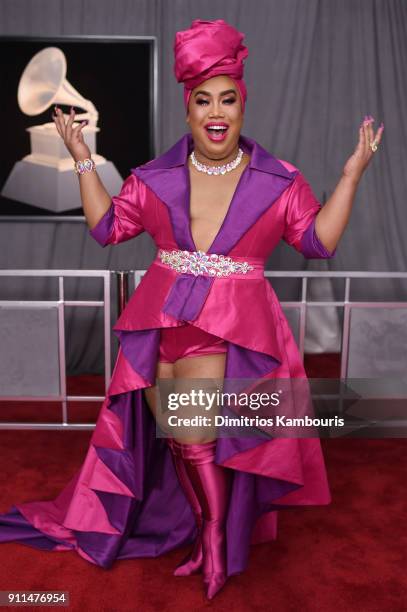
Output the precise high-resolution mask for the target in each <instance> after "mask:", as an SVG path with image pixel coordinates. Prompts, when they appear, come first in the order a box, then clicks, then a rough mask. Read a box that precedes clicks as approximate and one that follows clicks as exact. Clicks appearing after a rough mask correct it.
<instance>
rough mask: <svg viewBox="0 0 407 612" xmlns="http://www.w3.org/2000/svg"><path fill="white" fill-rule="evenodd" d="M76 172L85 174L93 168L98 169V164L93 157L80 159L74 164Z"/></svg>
mask: <svg viewBox="0 0 407 612" xmlns="http://www.w3.org/2000/svg"><path fill="white" fill-rule="evenodd" d="M73 167H74V170H75V172H76V174H84V173H85V172H92V170H96V164H95V162H94V161H93V159H90V158H88V157H87V158H86V159H83V160H78V161H77V162H75V163H74V165H73Z"/></svg>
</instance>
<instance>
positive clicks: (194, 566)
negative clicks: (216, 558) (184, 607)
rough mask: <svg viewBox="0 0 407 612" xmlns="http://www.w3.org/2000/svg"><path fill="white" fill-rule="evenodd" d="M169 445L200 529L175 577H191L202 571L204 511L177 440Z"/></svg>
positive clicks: (168, 440) (171, 439)
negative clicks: (176, 442)
mask: <svg viewBox="0 0 407 612" xmlns="http://www.w3.org/2000/svg"><path fill="white" fill-rule="evenodd" d="M167 444H168V446H169V448H170V451H171V454H172V458H173V462H174V467H175V470H176V472H177V476H178V480H179V482H180V485H181V487H182V490H183V491H184V493H185V497H186V498H187V500H188V502H189V504H190V506H191V509H192V512H193V513H194V516H195V521H196V525H197V528H198V536H197V538H196V540H195V542H194V546H193V548H192V551H191V552H190V553H189V554H188V555H187V556H186V557H185V558H184V559H183V560H182V561H181V563H179V564H178V565H177V567H176V569H175V571H174V576H190V575H191V574H198V573H199V572H200V571H201V569H202V560H203V556H202V539H201V530H202V510H201V505H200V503H199V500H198V498H197V496H196V493H195V491H194V489H193V487H192V484H191V481H190V479H189V476H188V473H187V470H186V467H185V464H184V461H183V459H182V456H181V452H180V450H179V448H178V445H176V444H175V440H174V439H173V438H167Z"/></svg>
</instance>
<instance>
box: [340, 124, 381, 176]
mask: <svg viewBox="0 0 407 612" xmlns="http://www.w3.org/2000/svg"><path fill="white" fill-rule="evenodd" d="M373 122H374V119H373V117H371V116H370V115H366V117H365V118H364V120H363V123H362V124H361V126H360V128H359V142H358V144H357V145H356V149H355V151H354V152H353V154H352V155H351V156H350V158H349V159H348V161H347V162H346V164H345V166H344V168H343V174H344V175H345V176H348V177H350V178H351V179H353V180H355V181H356V182H359V180H360V178H361V176H362V174H363V172H364V171H365V170H366V168H367V166H368V165H369V163H370V160H371V159H372V157H373V155H374V154H375V152H374V151H373V150H372V148H371V146H370V144H371V143H376V145H377V147H378V146H379V144H380V141H381V139H382V135H383V130H384V125H383V123H381V124H380V126H379V129H378V130H377V132H376V134H374V132H373V125H372V124H373Z"/></svg>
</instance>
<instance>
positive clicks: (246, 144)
mask: <svg viewBox="0 0 407 612" xmlns="http://www.w3.org/2000/svg"><path fill="white" fill-rule="evenodd" d="M239 144H240V146H241V147H242V148H243V149H244V150H245V151H247V152H248V153H249V154H250V163H249V164H248V165H247V166H246V168H245V169H244V171H243V173H242V175H241V177H240V180H239V183H238V185H237V188H236V190H235V193H234V196H233V199H232V202H231V205H230V207H229V210H228V213H227V215H226V217H225V220H224V221H223V224H222V226H221V228H220V230H219V232H218V234H217V236H216V237H215V239H214V241H213V243H212V245H211V247H210V249H209V250H208V252H210V253H218V254H221V253H223V254H225V255H226V254H227V255H230V256H236V257H243V258H245V257H247V258H248V257H253V258H256V260H257V261H258V262H259V261H262V262H263V265H264V261H265V260H266V258H267V257H268V256H269V255H270V253H271V252H272V251H273V249H274V248H275V246H276V245H277V244H278V242H279V241H280V240H281V239H283V240H285V241H286V242H287V243H288V244H290V245H292V246H293V247H294V248H296V249H297V250H298V251H299V252H302V253H303V254H304V256H305V257H318V258H327V257H333V256H334V254H335V251H333V252H329V251H327V250H326V249H325V248H324V246H323V244H322V243H321V242H320V240H319V238H318V236H317V234H316V232H315V217H316V215H317V213H318V211H319V210H320V207H321V205H320V204H319V202H318V201H317V199H316V198H315V196H314V195H313V193H312V190H311V188H310V186H309V185H308V183H307V182H306V180H305V178H304V177H303V176H302V175H301V173H300V172H299V170H298V169H297V168H295V167H294V166H293V165H292V164H290V163H289V162H286V161H283V160H278V159H276V158H275V157H273V156H272V155H271V154H270V153H268V152H267V151H266V150H265V149H263V148H262V147H261V146H260V145H259V144H258V143H256V142H255V141H254V140H252V139H250V138H248V137H245V136H243V135H241V137H240V140H239ZM192 147H193V141H192V137H191V135H190V134H189V133H188V134H185V135H184V136H183V137H182V138H181V139H180V140H179V141H178V142H177V143H176V144H175V145H174V146H173V147H171V149H169V150H168V151H167V152H165V153H164V154H163V155H161V156H160V157H158V158H156V159H155V160H152V161H151V162H149V163H147V164H144V165H143V166H139V167H137V168H133V169H132V173H131V175H130V176H129V177H127V179H126V180H125V181H124V183H123V187H122V189H121V191H120V193H119V194H118V195H117V196H114V197H113V198H112V203H111V207H110V208H109V210H108V211H107V212H106V213H105V215H104V216H103V217H102V218H101V219H100V221H99V223H98V224H97V225H96V227H94V228H93V229H92V230H91V231H90V235H91V236H92V237H93V238H94V239H95V240H97V241H98V242H99V244H100V245H101V246H106V245H108V244H117V243H119V242H122V241H124V240H129V239H131V238H133V237H135V236H137V235H139V234H140V233H141V232H143V231H147V232H149V233H150V235H151V236H152V237H153V239H154V241H155V243H156V245H157V247H158V248H162V249H173V248H174V249H188V250H191V251H192V250H196V248H195V245H194V242H193V238H192V234H191V228H190V218H189V198H190V184H189V170H188V165H187V162H188V154H189V153H190V152H191V150H192ZM260 268H261V266H260ZM249 312H250V317H249V316H248V313H249ZM185 322H187V323H190V324H192V325H194V326H196V327H198V328H199V329H201V330H204V331H207V332H209V333H211V334H214V335H216V336H218V337H220V338H222V339H223V340H224V341H225V342H226V343H227V355H226V367H225V382H227V381H228V380H229V379H240V378H261V379H273V378H299V379H304V378H306V375H305V371H304V367H303V364H302V361H301V358H300V354H299V351H298V348H297V345H296V343H295V341H294V338H293V335H292V332H291V330H290V327H289V325H288V322H287V320H286V318H285V316H284V313H283V311H282V309H281V306H280V304H279V301H278V299H277V297H276V295H275V292H274V290H273V288H272V287H271V285H270V283H269V281H268V280H267V279H266V278H264V276H263V277H261V275H260V274H259V268H258V269H257V270H256V273H255V274H254V275H253V277H250V275H247V276H246V277H245V278H229V277H211V278H208V277H204V276H196V277H195V276H193V275H190V274H179V273H178V272H176V271H174V270H173V269H171V268H169V267H166V266H163V265H158V263H157V260H155V261H154V262H153V263H152V264H151V266H150V267H149V269H148V271H147V272H146V274H145V275H144V276H143V278H142V280H141V282H140V284H139V285H138V287H137V288H136V290H135V292H134V293H133V295H132V297H131V298H130V300H129V302H128V304H127V305H126V307H125V309H124V311H123V312H122V314H121V315H120V317H119V318H118V320H117V321H116V323H115V325H114V327H113V330H114V333H115V334H116V335H117V337H118V338H119V341H120V348H119V352H118V357H117V360H116V363H115V367H114V370H113V373H112V378H111V381H110V385H109V387H108V390H107V394H106V398H105V400H104V402H103V404H102V407H101V411H100V414H99V417H98V420H97V424H96V428H95V430H94V432H93V434H92V438H91V441H90V445H89V449H88V452H87V454H86V457H85V459H84V462H83V465H82V466H81V468H80V469H79V470H78V472H77V473H75V474H74V475H73V476H72V478H71V480H70V482H69V483H68V484H67V485H66V487H65V488H64V489H63V490H62V491H61V492H60V494H59V495H58V496H57V498H56V499H54V500H48V501H28V500H27V501H25V502H20V503H17V504H16V505H14V506H13V507H12V508H11V509H10V511H9V512H8V513H6V514H2V515H0V541H13V540H18V541H19V542H21V543H23V544H27V545H29V546H35V547H37V548H42V549H44V550H76V551H77V553H78V554H80V555H81V556H82V557H83V558H84V559H86V560H87V561H89V562H91V563H94V564H97V565H100V566H102V567H105V568H109V567H111V566H112V564H113V563H114V562H115V560H117V559H130V558H135V557H155V556H158V555H161V554H164V553H165V552H167V551H169V550H172V549H174V548H177V547H179V546H182V545H185V544H189V543H192V542H193V540H194V538H195V537H196V534H197V531H196V524H195V520H194V516H193V513H192V511H191V507H190V505H189V503H188V501H187V499H186V497H185V495H184V493H183V491H182V489H181V487H180V484H179V481H178V478H177V475H176V472H175V469H174V465H173V462H172V459H171V454H170V450H169V448H168V445H167V444H166V442H165V439H162V438H157V437H156V428H155V421H154V419H153V417H152V415H151V412H150V410H149V408H148V406H147V404H146V401H145V398H144V394H143V389H144V388H146V387H149V386H152V385H153V384H155V374H156V366H157V358H158V354H159V341H160V331H161V329H163V328H170V327H177V326H180V325H183V324H184V323H185ZM254 322H255V324H254ZM216 463H217V464H219V465H223V466H224V467H228V468H230V469H231V470H232V472H233V479H232V489H231V497H230V504H229V511H228V515H227V519H226V531H227V572H228V575H232V574H236V573H239V572H241V571H243V570H244V568H245V567H246V564H247V557H248V554H249V548H250V544H255V543H257V542H265V541H269V540H271V539H273V538H275V537H276V530H277V510H279V509H282V508H289V507H295V506H298V505H313V504H328V503H329V502H330V492H329V486H328V482H327V477H326V471H325V466H324V461H323V456H322V453H321V447H320V442H319V440H318V439H313V438H304V439H287V438H284V439H278V438H275V439H269V438H265V437H260V436H259V437H240V436H236V437H228V438H221V437H220V438H218V439H217V444H216ZM39 494H40V492H39ZM163 508H165V513H164V514H163V512H162V509H163Z"/></svg>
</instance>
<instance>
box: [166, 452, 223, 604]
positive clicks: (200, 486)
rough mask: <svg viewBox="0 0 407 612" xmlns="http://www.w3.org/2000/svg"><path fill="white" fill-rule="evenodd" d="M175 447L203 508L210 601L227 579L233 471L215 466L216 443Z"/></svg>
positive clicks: (206, 585) (206, 582) (205, 569)
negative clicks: (227, 522) (228, 528)
mask: <svg viewBox="0 0 407 612" xmlns="http://www.w3.org/2000/svg"><path fill="white" fill-rule="evenodd" d="M174 446H175V447H176V448H177V451H178V452H179V453H180V454H181V456H182V458H183V459H184V462H185V467H186V470H187V473H188V475H189V477H190V481H191V483H192V487H193V489H194V491H195V493H196V496H197V498H198V500H199V503H200V506H201V509H202V516H203V523H202V552H203V564H202V572H203V580H204V584H205V587H206V596H207V598H208V599H212V597H214V595H216V593H217V592H218V591H219V590H220V589H221V588H222V587H223V585H224V584H225V582H226V580H227V573H226V572H227V567H226V531H225V527H226V518H227V510H228V507H229V499H230V492H231V483H232V471H231V470H229V469H228V468H224V467H222V466H220V465H217V464H216V463H215V451H216V440H214V441H211V442H205V443H203V444H184V443H179V442H177V441H176V440H174Z"/></svg>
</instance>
